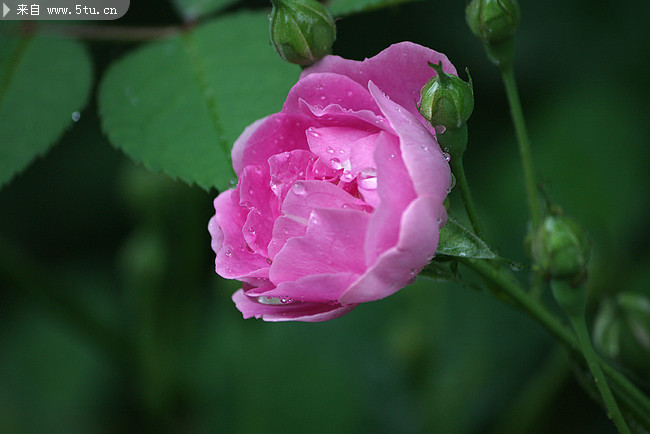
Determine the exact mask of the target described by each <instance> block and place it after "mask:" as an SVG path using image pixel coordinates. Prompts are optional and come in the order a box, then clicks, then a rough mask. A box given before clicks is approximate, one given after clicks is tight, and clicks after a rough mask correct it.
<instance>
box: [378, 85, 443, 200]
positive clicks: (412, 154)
mask: <svg viewBox="0 0 650 434" xmlns="http://www.w3.org/2000/svg"><path fill="white" fill-rule="evenodd" d="M368 88H369V89H370V93H371V94H372V96H373V97H374V98H375V100H376V101H377V104H378V105H379V107H380V108H381V110H382V113H383V114H384V116H386V118H387V119H388V120H389V121H390V124H391V126H392V127H393V130H394V131H395V133H396V134H397V136H398V137H399V142H400V151H401V154H402V160H404V164H405V165H406V168H407V170H408V172H409V177H410V178H411V179H412V180H413V185H414V186H415V191H416V192H417V194H418V195H425V194H433V195H435V196H436V197H441V198H442V199H441V203H442V200H444V198H445V196H446V195H447V189H448V188H449V185H450V183H451V170H450V169H449V163H447V160H445V157H444V156H443V154H442V151H441V150H440V146H438V143H437V142H436V141H435V139H434V138H433V136H432V135H431V134H430V133H429V131H428V130H427V129H426V128H424V126H423V125H422V124H421V123H420V122H419V121H418V120H417V119H416V118H415V116H414V115H413V114H412V113H410V112H409V111H408V110H405V109H404V108H403V107H402V106H400V105H399V104H396V103H395V101H393V100H391V98H389V97H387V96H386V95H385V94H384V93H383V92H382V91H381V90H380V89H379V88H378V87H377V86H376V85H375V84H374V83H373V82H370V83H368Z"/></svg>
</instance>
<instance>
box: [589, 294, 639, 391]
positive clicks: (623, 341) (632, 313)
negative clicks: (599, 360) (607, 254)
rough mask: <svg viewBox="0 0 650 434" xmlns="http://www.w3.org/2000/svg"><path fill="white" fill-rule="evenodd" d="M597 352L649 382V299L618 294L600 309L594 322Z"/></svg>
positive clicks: (605, 302) (606, 301)
mask: <svg viewBox="0 0 650 434" xmlns="http://www.w3.org/2000/svg"><path fill="white" fill-rule="evenodd" d="M593 336H594V343H595V345H596V348H598V350H599V351H600V352H601V353H602V354H603V355H604V356H606V357H608V358H609V359H611V360H613V361H615V362H618V363H620V364H621V365H623V366H625V367H626V368H628V369H631V370H632V371H634V372H636V373H637V375H638V376H639V377H640V378H650V298H648V297H647V296H645V295H643V294H639V293H631V292H621V293H619V294H617V295H616V297H614V298H611V299H606V300H604V301H603V302H602V304H601V305H600V309H599V310H598V315H597V316H596V321H595V322H594V333H593Z"/></svg>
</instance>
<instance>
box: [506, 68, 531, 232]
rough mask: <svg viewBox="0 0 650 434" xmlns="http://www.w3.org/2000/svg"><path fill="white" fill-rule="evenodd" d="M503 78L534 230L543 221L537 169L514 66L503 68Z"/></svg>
mask: <svg viewBox="0 0 650 434" xmlns="http://www.w3.org/2000/svg"><path fill="white" fill-rule="evenodd" d="M500 71H501V78H502V79H503V84H504V86H505V88H506V94H507V95H508V104H510V114H511V116H512V123H513V124H514V127H515V134H516V135H517V142H518V143H519V153H520V154H521V164H522V166H523V168H524V179H525V183H526V194H527V196H528V208H529V212H530V218H531V221H532V223H533V228H536V227H537V226H538V225H539V223H540V220H541V212H540V207H539V200H538V197H537V184H536V182H535V168H534V166H533V157H532V154H531V152H530V140H529V138H528V131H527V129H526V122H525V121H524V113H523V110H522V109H521V101H520V100H519V92H518V91H517V82H516V80H515V71H514V69H513V67H512V66H509V67H506V68H501V69H500Z"/></svg>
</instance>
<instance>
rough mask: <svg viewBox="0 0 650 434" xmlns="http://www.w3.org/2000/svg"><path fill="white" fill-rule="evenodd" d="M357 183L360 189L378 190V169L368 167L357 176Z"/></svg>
mask: <svg viewBox="0 0 650 434" xmlns="http://www.w3.org/2000/svg"><path fill="white" fill-rule="evenodd" d="M357 183H358V184H359V187H361V188H363V189H366V190H376V189H377V169H375V168H374V167H366V168H365V169H362V170H361V172H359V175H357Z"/></svg>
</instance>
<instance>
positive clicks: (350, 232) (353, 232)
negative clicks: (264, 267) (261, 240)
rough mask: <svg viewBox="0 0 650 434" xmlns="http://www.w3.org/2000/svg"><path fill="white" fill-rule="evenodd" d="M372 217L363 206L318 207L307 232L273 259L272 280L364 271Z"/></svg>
mask: <svg viewBox="0 0 650 434" xmlns="http://www.w3.org/2000/svg"><path fill="white" fill-rule="evenodd" d="M369 219H370V216H369V214H368V213H365V212H363V211H359V210H353V209H323V208H317V209H314V210H313V211H312V212H311V216H310V218H309V223H308V224H307V232H306V233H305V235H304V236H302V237H296V238H291V239H289V240H287V242H286V244H285V245H284V247H283V248H282V250H280V252H279V253H278V254H277V255H276V256H275V258H274V259H273V264H272V265H271V270H270V272H269V277H270V279H271V282H273V283H274V284H276V285H279V284H280V282H286V281H295V280H298V279H299V278H301V277H305V276H309V275H315V274H337V273H356V274H358V275H361V274H363V273H364V271H365V269H366V264H365V261H364V253H363V245H364V240H365V235H366V230H367V228H368V221H369Z"/></svg>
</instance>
